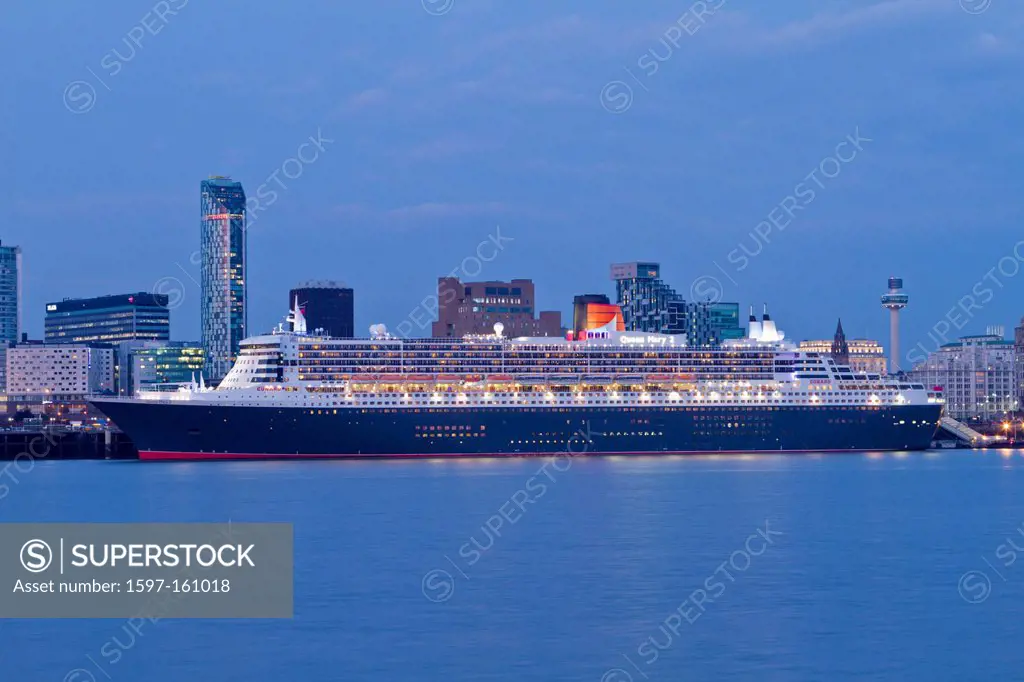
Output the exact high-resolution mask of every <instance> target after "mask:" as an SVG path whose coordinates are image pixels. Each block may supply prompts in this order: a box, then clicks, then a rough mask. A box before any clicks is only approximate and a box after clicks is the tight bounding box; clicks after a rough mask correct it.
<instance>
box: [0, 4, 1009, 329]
mask: <svg viewBox="0 0 1024 682" xmlns="http://www.w3.org/2000/svg"><path fill="white" fill-rule="evenodd" d="M704 4H705V5H706V6H708V7H714V6H716V5H721V6H720V7H719V8H718V9H717V10H716V11H715V12H714V13H713V14H704V16H702V17H700V18H699V19H698V18H695V16H696V13H697V12H698V11H699V9H697V8H694V5H693V4H691V3H690V2H685V1H684V2H665V1H663V0H650V1H648V2H643V3H622V2H611V1H610V0H586V1H584V0H562V1H560V2H556V3H552V2H539V1H522V2H497V1H496V0H495V1H491V0H423V2H420V0H409V1H408V2H394V1H389V0H383V1H380V2H372V3H339V2H335V1H330V2H328V1H327V0H308V1H306V2H303V3H301V4H296V5H293V4H288V3H263V2H259V3H242V2H236V1H230V0H229V1H225V2H217V3H209V2H203V3H201V2H199V1H198V0H191V1H188V0H166V2H163V3H159V2H158V3H154V2H151V1H150V0H146V1H144V2H143V1H137V0H117V1H116V2H108V3H101V4H100V5H96V4H95V3H85V4H80V3H66V4H65V6H64V7H63V8H62V9H60V10H59V11H57V10H55V9H54V7H53V6H52V5H48V4H46V3H38V2H29V1H28V0H15V1H14V2H8V3H4V5H3V7H2V8H0V54H3V56H4V60H3V63H4V64H5V65H6V68H5V70H4V76H3V78H4V79H5V81H6V83H5V86H6V87H5V88H4V96H3V100H2V106H0V121H2V125H0V149H2V150H3V152H4V159H5V160H6V161H7V162H6V163H3V164H0V199H2V200H0V226H2V229H0V239H2V240H3V243H5V244H11V243H14V244H20V245H21V246H22V247H23V248H24V252H25V255H24V258H25V264H26V267H25V270H26V279H25V284H26V286H25V290H26V292H25V303H26V307H27V310H26V312H25V321H26V323H27V328H28V330H29V331H30V333H31V334H32V335H33V336H39V335H40V334H41V331H42V318H43V310H44V303H45V302H46V301H49V300H53V299H59V298H62V297H70V296H88V295H100V294H106V293H115V292H126V291H135V290H152V289H153V288H154V287H157V288H160V289H161V290H163V291H165V292H169V293H171V294H172V297H173V298H174V300H175V303H176V307H175V308H174V310H173V311H172V328H173V329H172V333H173V336H174V337H175V338H178V339H190V338H197V337H198V335H199V309H198V296H199V289H198V285H197V284H196V283H194V282H193V278H195V280H198V278H199V267H198V265H197V264H196V261H195V257H194V255H193V254H194V253H195V252H196V250H197V249H198V247H199V197H198V191H199V183H200V181H201V180H202V179H203V178H205V177H207V176H208V175H211V174H223V175H230V176H232V177H233V178H235V179H237V180H240V181H242V182H243V184H244V185H245V187H246V189H247V190H248V192H249V194H250V196H252V195H253V194H255V191H256V189H257V187H259V186H260V185H264V184H267V183H268V179H270V178H272V177H273V175H272V174H274V173H275V172H277V173H278V175H277V176H276V177H277V179H278V180H283V182H284V183H285V184H286V185H287V189H283V188H282V187H281V186H280V185H274V187H275V188H276V189H277V196H276V198H275V201H274V202H273V203H272V205H269V206H266V207H265V209H264V210H262V211H261V212H260V214H259V216H258V220H257V221H256V222H255V223H254V224H253V225H252V226H251V228H250V231H249V239H250V243H249V294H250V312H249V321H250V329H251V330H252V331H261V330H266V329H269V328H270V327H271V326H272V325H274V324H275V323H276V322H277V321H278V320H279V319H280V318H281V316H282V315H283V314H284V312H285V311H284V309H283V308H284V305H285V299H286V297H287V290H288V288H289V287H291V286H293V285H295V284H297V283H298V282H300V281H301V280H304V279H310V278H319V279H335V280H342V281H344V282H346V283H348V284H349V285H351V286H353V287H354V288H355V289H356V302H357V319H356V322H357V329H364V328H366V327H368V326H369V325H370V324H371V323H375V322H384V323H387V324H388V325H389V326H391V327H392V328H394V327H396V326H397V325H398V324H399V323H400V322H401V321H402V320H404V319H406V318H408V316H409V315H410V313H412V311H413V310H414V309H415V308H416V307H417V305H419V303H420V302H421V301H422V300H423V299H424V297H426V296H428V295H429V294H431V293H432V291H433V290H434V288H435V286H436V278H437V277H438V276H440V275H444V274H447V273H449V272H451V271H452V270H453V269H457V268H459V267H461V264H462V263H463V261H464V259H465V258H467V257H470V256H472V255H473V254H474V253H475V252H476V250H477V247H478V245H479V244H480V243H481V242H482V241H485V240H487V239H488V238H489V236H490V235H493V234H494V233H495V229H496V226H500V229H501V234H502V235H503V236H505V237H506V238H511V241H507V242H505V247H504V248H503V249H502V250H501V251H500V253H499V254H498V255H497V256H495V257H494V258H493V259H492V260H490V261H488V262H486V263H484V264H483V267H482V271H481V272H480V274H479V276H478V277H477V278H478V279H510V278H513V277H531V278H533V279H534V280H535V281H536V282H537V286H538V304H539V307H540V308H543V309H552V308H553V309H560V310H562V311H563V315H565V316H568V315H569V313H570V304H571V299H572V296H573V295H574V294H576V293H589V292H605V293H609V294H610V293H612V284H611V282H610V281H609V275H608V266H609V264H610V263H611V262H613V261H628V260H657V261H660V262H661V263H662V271H663V274H664V276H665V278H666V279H667V280H668V281H670V282H671V283H672V284H674V285H675V286H676V287H677V289H679V290H680V291H683V292H689V291H690V290H691V288H692V289H693V290H694V291H698V292H699V293H701V294H702V295H703V294H708V293H713V294H714V295H716V296H717V295H721V296H722V297H723V298H724V299H725V300H734V301H739V302H740V303H741V304H742V305H743V306H744V307H745V306H747V305H749V304H751V303H755V304H760V303H761V302H762V301H767V302H768V303H769V304H770V306H771V308H772V311H773V313H774V314H775V317H776V318H777V319H778V320H779V321H780V326H781V327H782V328H783V329H785V330H786V331H787V332H788V334H789V336H791V337H797V338H810V337H822V336H830V335H831V333H832V331H833V329H834V328H835V320H836V317H838V316H842V318H843V322H844V326H845V327H846V329H847V332H848V334H850V335H851V336H871V337H876V338H879V339H886V338H887V317H886V313H885V312H884V311H883V310H882V309H881V308H880V306H879V301H878V297H879V296H880V295H881V294H882V293H883V291H884V285H885V281H886V278H887V277H888V276H889V275H890V274H899V275H902V276H903V277H904V278H905V280H906V290H907V292H908V293H909V294H910V297H911V304H910V307H909V308H908V309H907V311H905V316H904V330H905V333H904V346H905V347H908V348H909V347H910V346H912V345H913V344H914V343H917V342H919V341H923V342H925V343H926V344H927V343H931V342H929V341H928V333H929V331H930V330H932V329H933V328H934V326H935V325H936V324H937V323H940V321H941V320H942V319H943V318H945V319H947V320H948V319H951V318H950V317H949V315H950V310H951V309H954V308H956V307H957V306H960V309H961V311H962V310H964V309H965V308H970V310H969V312H968V313H967V314H966V315H965V314H964V313H962V312H960V313H954V316H953V318H952V319H954V320H955V326H954V328H953V329H952V330H951V331H950V332H947V335H948V336H950V337H953V336H956V335H957V334H963V333H972V332H980V331H983V330H984V329H985V327H986V326H987V325H989V324H1002V325H1005V326H1006V327H1007V330H1008V331H1010V330H1011V328H1012V326H1013V325H1014V324H1015V323H1016V322H1017V320H1019V319H1020V317H1021V315H1022V314H1024V300H1022V297H1021V296H1020V292H1021V291H1022V290H1024V274H1022V273H1018V272H1017V271H1016V268H1018V267H1019V266H1021V261H1020V259H1018V258H1017V257H1016V256H1015V255H1014V247H1015V245H1016V244H1017V243H1018V242H1019V241H1021V240H1022V239H1024V229H1022V222H1021V218H1022V215H1021V213H1022V211H1021V199H1020V197H1021V191H1020V181H1021V177H1022V173H1021V170H1022V168H1021V163H1022V162H1021V159H1022V158H1024V157H1022V146H1024V142H1022V138H1021V136H1020V134H1019V122H1020V121H1021V120H1022V113H1024V112H1022V111H1021V109H1022V101H1024V99H1022V93H1021V86H1020V77H1019V74H1020V73H1021V65H1022V59H1021V57H1022V45H1021V38H1020V36H1021V35H1024V32H1022V31H1021V29H1022V28H1024V6H1022V5H1020V4H1019V3H1013V2H1010V1H1009V0H963V4H961V2H960V1H959V0H888V1H882V0H860V1H858V2H845V1H840V0H834V1H826V0H818V1H811V0H787V2H781V3H765V2H759V1H758V2H755V1H754V0H725V2H724V4H723V3H722V0H707V1H706V2H705V3H704ZM968 10H970V11H968ZM171 12H174V13H171ZM158 15H162V17H161V16H158ZM143 27H145V28H143ZM673 27H675V28H673ZM680 27H682V28H680ZM683 29H685V30H683ZM133 39H134V41H135V42H134V43H133V42H132V41H133ZM114 51H116V52H114ZM645 55H646V56H645ZM654 55H657V57H658V58H659V59H660V60H661V61H657V62H653V60H654ZM652 62H653V63H655V64H656V67H657V68H656V72H653V73H652V72H651V71H652V67H651V66H650V65H651V64H652ZM645 65H646V66H645ZM616 81H621V83H616ZM609 84H610V85H609ZM624 85H625V86H628V87H629V88H631V89H632V97H631V98H628V91H627V90H626V89H624ZM627 102H628V104H629V106H628V108H625V109H624V110H620V109H622V108H623V104H624V103H627ZM83 109H86V110H84V111H83ZM609 109H611V110H612V111H609ZM858 133H859V136H860V137H861V138H866V139H869V140H870V142H861V143H860V149H858V150H856V154H855V155H854V156H853V158H852V159H850V156H851V154H852V153H853V151H852V148H851V147H849V146H847V147H846V148H845V149H844V150H843V151H841V152H836V148H837V145H839V144H840V143H841V142H842V141H843V140H844V139H847V137H848V136H850V135H857V134H858ZM310 136H314V138H315V137H317V136H320V137H322V138H326V139H328V140H332V142H322V143H321V146H322V149H320V150H316V152H317V153H316V154H315V157H316V158H315V160H313V161H312V162H309V163H302V164H301V165H296V162H292V163H291V165H290V166H285V170H287V171H288V173H287V174H289V175H292V176H296V175H297V177H294V178H293V179H284V175H283V174H282V173H281V171H282V167H283V165H284V164H286V162H287V159H289V158H292V157H295V156H296V154H297V150H298V148H299V146H300V145H301V144H302V143H303V142H306V141H308V140H309V137H310ZM303 153H304V155H305V158H307V159H309V158H311V157H312V156H314V154H313V150H312V148H310V147H308V146H307V147H306V148H305V151H304V152H303ZM837 153H841V154H842V155H843V158H844V159H850V160H848V161H841V162H837V161H835V158H836V154H837ZM830 159H832V160H830ZM815 169H819V171H818V172H819V173H821V172H824V173H826V174H827V175H831V176H832V177H826V178H824V179H822V178H821V177H820V175H819V176H815V177H817V178H818V180H817V181H816V180H814V179H812V180H810V181H809V180H807V176H808V175H809V174H810V173H811V172H812V171H815ZM270 182H271V183H273V180H270ZM807 182H820V184H816V185H813V187H814V189H815V197H814V199H813V200H811V201H810V202H809V203H805V204H803V205H801V206H800V208H799V209H798V211H791V219H788V220H782V221H780V220H779V218H780V216H782V215H783V212H780V211H779V210H777V207H778V206H780V204H782V202H784V200H785V199H786V197H790V196H794V192H795V189H796V188H797V186H798V185H799V184H800V183H805V184H806V183H807ZM801 201H804V200H801ZM790 208H792V204H790ZM773 211H774V213H773ZM770 215H773V216H774V218H775V221H776V223H775V226H773V227H771V231H770V232H765V230H766V229H767V228H766V227H764V226H762V227H761V228H760V229H761V232H762V233H763V234H764V235H766V236H759V235H758V234H757V229H758V228H757V226H758V225H759V224H765V225H766V223H764V221H768V220H769V216H770ZM742 245H746V249H747V251H746V253H756V254H757V255H756V256H750V257H748V258H747V262H746V265H744V267H743V268H742V269H740V268H739V264H740V263H742V262H743V261H742V259H741V258H739V256H738V254H740V253H744V252H743V251H737V249H741V248H743V247H742ZM1018 252H1019V253H1020V254H1021V257H1022V258H1024V246H1022V247H1021V248H1019V249H1018ZM730 254H731V255H730ZM1006 258H1009V260H1003V261H1002V266H1001V270H997V271H996V272H995V274H994V275H992V274H990V275H989V280H990V282H991V283H992V286H991V289H992V292H993V293H992V295H991V296H990V297H986V298H987V300H986V301H985V303H984V305H982V306H981V307H980V308H979V307H977V306H974V307H971V306H965V305H963V304H962V303H961V301H962V300H963V297H964V296H965V295H968V294H971V292H972V290H973V289H974V287H975V285H976V284H977V283H979V282H980V281H982V280H984V279H985V277H986V273H991V272H992V269H993V268H999V267H1000V263H1001V259H1006ZM469 266H470V267H471V269H473V271H475V267H476V266H475V265H473V264H472V263H471V262H470V264H469ZM993 280H998V284H999V286H998V287H997V286H996V285H995V283H994V281H993ZM695 282H696V283H695ZM980 300H981V299H979V301H980ZM965 318H966V319H965ZM940 324H941V323H940ZM957 327H961V328H959V329H958V328H957Z"/></svg>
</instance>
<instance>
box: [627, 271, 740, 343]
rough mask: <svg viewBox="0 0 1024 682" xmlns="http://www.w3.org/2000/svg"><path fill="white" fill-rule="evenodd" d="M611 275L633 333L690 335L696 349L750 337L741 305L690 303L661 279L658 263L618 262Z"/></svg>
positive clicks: (707, 302)
mask: <svg viewBox="0 0 1024 682" xmlns="http://www.w3.org/2000/svg"><path fill="white" fill-rule="evenodd" d="M611 276H612V279H613V280H614V281H615V294H616V300H617V302H618V304H619V306H620V307H621V308H622V315H623V320H624V322H625V326H626V329H627V330H629V331H643V332H655V333H662V334H686V337H687V339H688V341H689V343H690V345H693V346H715V345H718V344H720V343H722V342H723V341H726V340H729V339H741V338H743V337H744V336H746V332H745V331H744V329H743V327H741V326H740V314H739V304H738V303H723V302H711V301H687V300H685V299H684V298H683V296H682V295H681V294H679V293H678V292H676V290H675V289H673V288H672V287H671V286H669V285H668V284H667V283H666V282H664V281H663V280H662V279H661V266H660V265H659V264H658V263H653V262H646V263H645V262H634V263H616V264H614V265H612V268H611Z"/></svg>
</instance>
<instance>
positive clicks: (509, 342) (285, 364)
mask: <svg viewBox="0 0 1024 682" xmlns="http://www.w3.org/2000/svg"><path fill="white" fill-rule="evenodd" d="M288 321H289V322H291V323H292V326H293V328H294V329H296V330H302V329H304V319H303V318H302V313H301V311H299V310H298V309H297V307H296V309H295V310H292V311H291V314H290V316H289V318H288ZM371 331H372V337H371V338H366V339H336V338H330V337H323V336H317V335H312V334H308V333H303V332H302V331H286V330H285V327H284V326H283V325H282V326H279V327H278V329H277V330H275V332H274V333H272V334H266V335H262V336H256V337H251V338H249V339H246V340H245V341H244V342H243V343H242V346H241V351H240V353H239V357H238V361H237V362H236V363H235V365H234V367H232V369H231V371H230V372H228V374H227V376H226V377H225V378H224V380H223V381H222V382H221V383H220V385H219V386H218V387H217V388H216V389H208V388H206V387H205V386H202V385H200V382H193V384H192V385H191V386H188V387H185V388H183V389H182V390H180V391H178V392H177V393H170V394H168V393H152V394H143V396H142V398H141V399H143V400H155V401H196V402H208V403H214V404H230V405H253V406H257V405H263V406H281V407H304V408H318V409H328V408H329V409H334V410H337V409H345V408H353V409H356V408H366V407H373V408H381V407H385V408H393V409H396V410H398V409H419V408H423V407H437V406H455V407H459V406H465V407H475V408H479V407H503V408H506V409H507V408H509V407H516V406H521V407H523V408H531V409H535V408H553V409H557V408H559V407H566V406H580V405H584V406H586V405H594V406H613V407H616V406H617V407H623V408H628V407H629V406H631V405H650V406H654V405H673V406H685V405H700V406H750V407H754V406H780V407H781V406H808V407H811V406H824V405H835V406H843V407H854V406H860V407H861V408H863V409H873V408H878V407H882V406H886V405H910V404H934V403H941V402H942V395H941V392H937V391H935V390H932V389H930V388H926V387H925V386H924V385H923V384H913V383H909V382H907V381H898V380H895V379H891V378H889V377H885V376H881V375H878V374H868V373H855V372H853V371H852V370H851V369H850V368H849V367H845V366H840V365H837V364H836V363H835V361H834V360H833V359H832V358H831V357H830V356H829V355H828V354H826V353H817V352H804V351H800V350H798V349H797V348H795V347H794V346H793V345H792V344H788V343H786V342H784V341H783V339H784V334H783V333H782V332H781V331H779V330H778V329H777V328H776V327H775V323H774V322H773V321H771V320H770V319H768V316H767V315H765V319H763V320H761V321H760V322H759V323H758V324H757V325H756V326H755V325H753V324H752V325H751V331H750V334H749V335H748V337H747V338H746V339H741V340H736V341H728V342H726V343H725V344H724V345H723V346H722V347H721V348H717V349H707V348H692V347H689V346H687V345H686V343H685V337H684V336H675V335H669V334H652V333H642V332H617V331H615V330H614V327H613V326H612V325H609V326H608V327H604V328H601V329H595V330H590V331H588V332H587V337H588V338H587V339H585V340H567V339H557V338H550V337H540V338H511V339H510V338H505V337H503V336H502V335H501V332H502V329H500V328H498V329H496V330H495V333H494V334H491V335H483V336H474V337H466V338H464V339H460V340H446V339H417V340H407V339H400V338H394V337H392V336H391V335H389V334H388V333H387V330H386V329H385V328H384V327H383V325H374V327H373V328H372V330H371ZM201 379H202V377H200V381H201Z"/></svg>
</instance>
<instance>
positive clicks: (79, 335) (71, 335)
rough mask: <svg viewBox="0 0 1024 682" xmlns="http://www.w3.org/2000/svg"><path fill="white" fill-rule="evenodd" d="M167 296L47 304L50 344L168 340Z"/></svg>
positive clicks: (126, 296)
mask: <svg viewBox="0 0 1024 682" xmlns="http://www.w3.org/2000/svg"><path fill="white" fill-rule="evenodd" d="M167 304H168V297H167V296H166V295H165V294H151V293H147V292H138V293H134V294H119V295H115V296H98V297H96V298H78V299H68V298H66V299H64V300H63V301H59V302H56V303H47V304H46V321H45V340H46V343H118V342H121V341H131V340H142V341H166V340H167V339H168V338H170V333H171V315H170V310H169V309H168V307H167Z"/></svg>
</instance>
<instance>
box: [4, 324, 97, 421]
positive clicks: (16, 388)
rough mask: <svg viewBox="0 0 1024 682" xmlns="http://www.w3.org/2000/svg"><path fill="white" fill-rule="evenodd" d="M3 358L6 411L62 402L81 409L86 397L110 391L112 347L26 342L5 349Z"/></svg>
mask: <svg viewBox="0 0 1024 682" xmlns="http://www.w3.org/2000/svg"><path fill="white" fill-rule="evenodd" d="M6 360H7V409H8V410H12V409H13V410H19V409H31V410H33V411H44V410H45V409H46V407H45V406H46V405H49V404H64V405H68V406H72V407H71V408H70V410H71V411H81V410H82V409H84V406H85V398H86V396H88V395H93V394H110V393H113V392H114V375H115V364H116V359H115V352H114V348H113V347H97V346H89V345H85V344H70V343H69V344H64V343H62V344H48V343H42V342H31V341H29V342H21V343H19V344H17V345H16V346H14V347H12V348H9V349H7V359H6Z"/></svg>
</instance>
